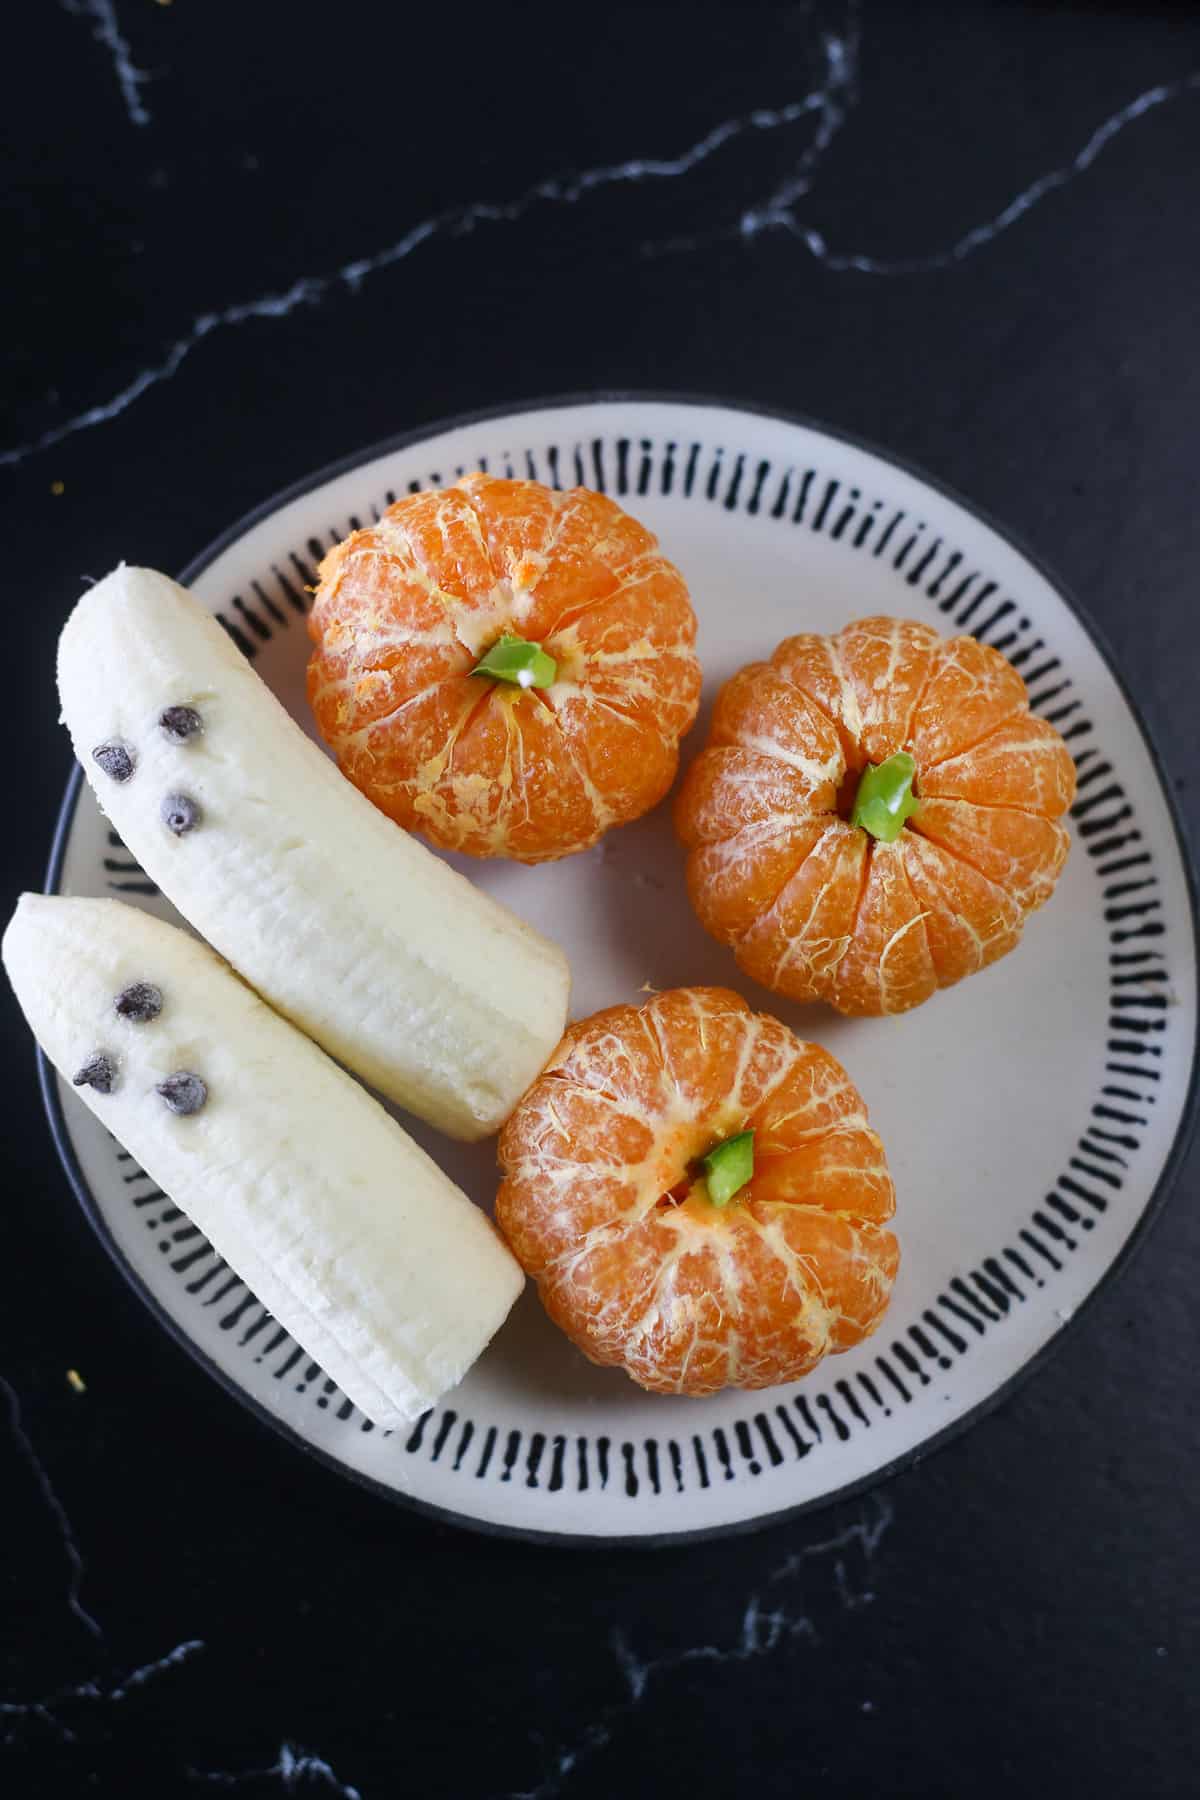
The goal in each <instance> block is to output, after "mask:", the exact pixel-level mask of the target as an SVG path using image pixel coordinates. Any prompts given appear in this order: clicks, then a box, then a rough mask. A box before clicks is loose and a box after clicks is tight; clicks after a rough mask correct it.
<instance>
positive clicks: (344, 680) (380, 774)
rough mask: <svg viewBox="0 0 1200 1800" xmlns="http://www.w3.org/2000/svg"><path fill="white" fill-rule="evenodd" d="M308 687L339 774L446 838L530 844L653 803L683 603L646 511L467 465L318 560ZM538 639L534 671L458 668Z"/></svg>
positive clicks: (668, 739)
mask: <svg viewBox="0 0 1200 1800" xmlns="http://www.w3.org/2000/svg"><path fill="white" fill-rule="evenodd" d="M309 630H310V632H311V634H312V637H313V640H314V645H315V648H314V650H313V653H312V657H311V660H310V662H309V669H308V693H309V701H310V704H311V706H312V709H313V712H314V714H315V716H316V721H317V726H318V728H319V730H320V732H321V735H322V737H323V738H324V739H325V741H326V743H327V744H328V745H329V746H330V748H331V749H332V750H333V751H334V753H335V754H336V756H337V759H338V763H339V765H340V767H341V769H342V771H343V773H344V774H346V775H347V776H349V778H350V780H351V781H352V782H353V783H354V785H355V786H356V787H357V788H360V789H361V790H362V792H363V793H364V794H366V796H367V798H368V799H370V800H373V801H374V803H375V805H376V806H378V807H379V808H380V809H381V810H382V811H383V812H385V813H387V814H388V815H389V816H390V817H391V818H393V819H395V820H396V821H397V823H398V824H400V825H403V826H404V827H405V828H406V829H407V830H414V831H420V832H423V833H424V835H425V836H426V837H427V838H429V839H430V840H431V841H432V842H433V843H435V844H438V845H440V846H441V848H443V849H445V850H464V851H466V852H467V853H468V855H471V856H508V857H514V858H516V859H517V860H518V861H519V862H531V863H532V862H545V861H548V860H550V859H551V858H554V857H559V856H568V855H570V854H571V853H572V852H573V851H576V850H585V849H587V848H588V846H589V845H591V844H594V843H595V842H596V841H597V839H598V838H599V837H600V836H601V835H602V833H604V832H605V831H607V830H608V829H609V827H610V826H613V825H623V824H626V823H628V821H629V820H631V819H636V818H638V817H639V816H640V815H641V814H642V813H644V812H647V811H648V810H649V808H650V807H652V806H655V805H657V803H658V801H659V800H661V799H662V797H663V795H664V794H665V793H666V791H667V789H668V788H669V787H670V785H671V782H672V781H673V780H674V778H675V771H676V769H677V767H678V763H679V740H680V738H681V737H682V736H683V734H684V732H685V731H687V730H688V729H689V727H690V726H691V724H692V723H693V721H694V719H695V717H696V709H697V706H698V705H699V698H700V667H699V664H698V663H697V661H696V655H695V651H694V649H693V645H694V643H695V637H696V619H695V615H694V613H693V612H692V608H691V603H690V601H689V599H688V593H687V588H686V586H685V585H684V581H683V577H682V576H681V575H680V573H679V571H678V569H676V568H675V567H674V565H673V564H672V563H670V562H668V561H667V559H666V557H665V556H663V555H662V553H661V552H660V550H659V548H658V541H657V539H656V538H655V537H654V535H653V533H652V532H650V531H647V530H646V528H645V526H643V525H639V524H638V522H637V520H636V519H632V518H630V516H629V514H628V513H626V512H624V511H622V509H621V508H620V507H619V506H617V505H616V503H615V502H614V501H612V500H608V499H606V498H605V497H604V496H603V495H601V494H594V493H592V492H590V491H589V490H588V489H587V488H574V489H572V490H571V491H570V492H569V493H560V492H556V491H555V490H553V489H551V488H547V487H543V486H542V484H541V483H540V482H536V481H502V480H498V479H494V478H493V477H492V476H489V475H467V476H465V477H464V478H463V479H462V480H461V481H458V482H456V483H455V484H454V486H453V487H449V488H443V489H441V490H439V491H437V492H434V493H424V494H412V495H409V496H407V497H406V498H404V499H402V500H397V501H396V502H395V503H394V504H393V505H392V506H389V507H388V509H387V511H386V512H385V513H384V515H383V517H382V518H381V519H380V520H379V523H378V524H377V525H372V526H369V527H368V528H367V529H366V530H365V531H355V532H353V533H352V534H351V535H350V536H349V537H348V538H346V539H345V540H344V542H342V543H340V544H339V545H338V546H337V547H336V549H334V550H332V551H331V552H330V553H329V555H328V556H327V557H326V558H325V560H324V561H323V562H322V564H321V569H320V586H319V587H318V589H317V595H316V600H315V602H314V604H313V608H312V612H311V614H310V615H309ZM511 637H515V638H518V639H520V640H522V642H524V643H526V644H533V645H537V646H540V648H541V650H542V651H544V652H545V653H547V654H548V655H549V656H550V657H551V658H552V659H553V665H554V673H553V680H552V682H551V684H550V685H549V686H546V687H540V686H528V687H522V686H519V685H515V684H514V683H513V682H512V681H505V680H494V679H491V678H490V677H488V676H484V675H477V674H473V673H472V670H473V669H474V668H475V666H476V665H477V664H478V663H479V662H480V661H481V659H482V658H483V657H485V656H486V655H487V653H488V652H489V651H492V650H493V649H494V647H495V646H496V645H498V644H499V643H500V641H501V640H506V639H508V638H511Z"/></svg>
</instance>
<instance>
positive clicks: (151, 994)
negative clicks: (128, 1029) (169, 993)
mask: <svg viewBox="0 0 1200 1800" xmlns="http://www.w3.org/2000/svg"><path fill="white" fill-rule="evenodd" d="M113 1005H114V1006H115V1007H116V1009H117V1015H118V1017H119V1018H122V1019H132V1020H133V1023H134V1024H135V1025H147V1024H149V1022H150V1020H151V1019H157V1017H158V1015H159V1013H160V1012H161V1011H162V1008H163V997H162V989H161V988H156V987H155V985H154V983H153V982H152V981H135V982H134V984H133V986H132V987H127V988H122V989H121V992H120V993H119V994H118V995H117V997H116V999H115V1000H114V1001H113Z"/></svg>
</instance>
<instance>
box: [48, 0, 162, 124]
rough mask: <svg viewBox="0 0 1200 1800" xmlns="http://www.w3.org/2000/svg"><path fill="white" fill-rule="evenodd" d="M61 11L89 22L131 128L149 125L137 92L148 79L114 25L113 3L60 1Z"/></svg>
mask: <svg viewBox="0 0 1200 1800" xmlns="http://www.w3.org/2000/svg"><path fill="white" fill-rule="evenodd" d="M60 3H61V5H62V7H63V10H64V12H69V13H73V14H74V16H75V17H76V18H79V19H90V20H91V21H92V26H93V30H92V36H93V37H94V38H95V40H96V42H97V43H98V44H103V46H104V48H105V49H106V50H107V51H108V53H109V55H110V56H111V57H112V65H113V74H114V75H115V76H116V78H117V86H118V88H119V89H120V91H121V99H122V102H123V103H124V107H125V112H126V115H127V117H128V119H129V122H130V124H131V125H149V123H150V112H149V109H148V108H147V106H146V104H145V102H144V101H143V99H142V96H141V93H140V92H139V89H140V88H141V86H142V84H143V82H146V81H149V80H150V77H149V75H147V74H146V72H145V70H144V69H139V68H136V67H135V65H134V61H133V54H132V52H131V50H130V48H129V42H128V39H127V38H126V37H125V35H124V34H123V32H122V30H121V27H120V25H119V24H118V22H117V9H116V6H115V5H114V4H113V0H60Z"/></svg>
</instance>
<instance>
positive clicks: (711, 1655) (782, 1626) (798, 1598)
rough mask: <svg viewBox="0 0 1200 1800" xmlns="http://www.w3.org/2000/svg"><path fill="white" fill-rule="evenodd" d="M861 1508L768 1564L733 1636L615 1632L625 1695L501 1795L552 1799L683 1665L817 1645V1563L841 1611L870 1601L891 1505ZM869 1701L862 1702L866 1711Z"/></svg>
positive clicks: (509, 1799) (880, 1501) (881, 1502)
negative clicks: (533, 1778)
mask: <svg viewBox="0 0 1200 1800" xmlns="http://www.w3.org/2000/svg"><path fill="white" fill-rule="evenodd" d="M863 1508H864V1510H863V1515H862V1517H861V1518H858V1519H855V1520H852V1521H851V1523H850V1524H849V1525H847V1526H846V1527H845V1528H844V1529H843V1530H841V1531H839V1532H837V1533H835V1534H834V1535H833V1536H832V1537H827V1538H820V1539H816V1540H814V1542H812V1543H809V1544H801V1545H800V1546H799V1548H798V1549H796V1550H793V1551H792V1552H791V1553H790V1554H789V1555H788V1557H787V1558H786V1560H785V1561H784V1562H782V1563H780V1564H779V1566H778V1567H777V1568H775V1569H773V1570H772V1571H771V1572H770V1574H769V1575H768V1576H767V1577H766V1580H765V1581H764V1582H763V1583H762V1585H761V1586H760V1587H758V1588H756V1589H755V1590H754V1591H753V1592H752V1593H751V1594H750V1595H749V1597H748V1599H747V1600H746V1603H745V1606H744V1607H743V1609H742V1614H741V1619H740V1621H739V1624H738V1628H737V1630H736V1631H735V1633H734V1634H733V1636H732V1637H730V1638H728V1639H719V1638H718V1639H714V1640H713V1641H711V1642H708V1643H702V1644H690V1645H688V1646H686V1647H685V1648H684V1649H682V1650H675V1651H670V1652H668V1653H667V1654H665V1655H663V1656H658V1657H646V1656H643V1655H641V1654H640V1653H639V1652H638V1651H636V1650H635V1649H634V1647H633V1644H632V1642H631V1640H630V1637H629V1635H628V1634H627V1633H626V1632H623V1631H618V1632H615V1633H614V1634H613V1637H612V1649H613V1655H614V1657H615V1658H616V1663H617V1668H618V1669H619V1671H620V1673H621V1675H622V1677H623V1679H624V1682H625V1686H626V1688H627V1698H626V1699H625V1700H623V1701H620V1702H618V1703H616V1704H614V1705H611V1706H608V1707H606V1708H605V1709H604V1710H603V1712H602V1713H601V1715H600V1716H599V1717H598V1718H597V1719H595V1720H594V1721H593V1722H592V1723H591V1724H589V1725H588V1726H587V1727H586V1729H585V1730H584V1731H583V1732H582V1733H581V1734H580V1736H579V1737H578V1738H577V1739H575V1740H574V1741H573V1742H571V1743H569V1744H562V1745H558V1746H556V1747H553V1748H548V1747H547V1746H545V1745H544V1744H543V1745H542V1746H541V1748H542V1755H543V1759H544V1761H545V1765H546V1770H545V1774H544V1775H543V1777H542V1779H541V1780H540V1781H539V1782H538V1783H537V1785H536V1786H535V1787H528V1788H519V1789H512V1790H509V1791H508V1792H507V1793H505V1794H504V1795H503V1797H502V1800H558V1796H559V1795H560V1794H561V1793H562V1792H563V1790H564V1788H565V1786H566V1784H567V1782H568V1780H569V1778H570V1776H571V1775H572V1774H573V1772H574V1771H575V1769H576V1768H578V1766H579V1764H580V1763H581V1762H582V1761H584V1759H585V1758H587V1757H589V1756H592V1755H594V1754H595V1753H596V1752H597V1751H599V1750H603V1749H605V1748H606V1747H607V1746H608V1745H609V1744H611V1743H612V1742H613V1740H614V1738H615V1737H616V1736H617V1734H618V1732H619V1730H620V1727H621V1725H622V1724H623V1723H624V1721H625V1720H627V1719H628V1718H629V1717H630V1715H631V1714H632V1713H633V1712H634V1711H635V1710H636V1709H637V1708H638V1707H640V1706H641V1705H642V1704H643V1703H644V1702H646V1701H647V1700H648V1699H650V1698H651V1697H653V1696H654V1694H655V1693H656V1692H657V1691H658V1690H659V1689H660V1688H667V1687H669V1683H670V1681H671V1678H672V1677H673V1676H674V1675H675V1674H676V1672H677V1671H678V1670H680V1669H683V1668H686V1667H687V1666H688V1665H689V1664H694V1663H712V1664H715V1665H727V1664H735V1663H749V1662H754V1661H756V1660H757V1659H758V1658H760V1657H767V1656H771V1655H773V1654H774V1653H775V1652H776V1651H778V1650H780V1649H782V1648H783V1647H784V1646H786V1645H788V1644H795V1643H798V1642H799V1643H806V1644H809V1645H811V1646H816V1645H818V1644H820V1643H821V1641H822V1640H821V1633H820V1630H819V1628H818V1626H817V1623H816V1620H815V1619H814V1618H813V1616H812V1612H811V1611H809V1610H807V1609H806V1608H805V1606H804V1604H803V1602H804V1583H805V1580H806V1578H807V1576H808V1574H809V1572H810V1571H811V1570H812V1569H814V1568H815V1567H817V1566H818V1565H821V1564H827V1565H828V1567H829V1568H830V1571H831V1574H832V1581H833V1589H834V1592H835V1594H836V1595H837V1598H838V1600H839V1602H840V1604H841V1606H842V1609H843V1611H845V1612H858V1611H860V1610H861V1609H862V1608H863V1607H865V1606H869V1605H871V1604H872V1602H873V1601H874V1599H875V1590H874V1588H873V1587H872V1586H871V1585H869V1583H868V1581H867V1579H866V1576H867V1574H868V1572H869V1570H870V1568H871V1565H872V1564H874V1562H875V1560H876V1558H877V1556H878V1554H879V1547H880V1545H881V1543H882V1541H883V1539H884V1536H885V1535H886V1533H887V1531H888V1530H889V1528H890V1527H891V1525H892V1522H893V1520H894V1518H895V1510H894V1508H893V1505H892V1502H891V1500H890V1499H889V1498H888V1497H887V1495H886V1494H883V1493H874V1494H872V1495H870V1496H868V1497H867V1499H865V1500H864V1502H863ZM853 1552H857V1557H858V1560H859V1562H860V1563H861V1569H859V1570H858V1571H857V1572H856V1571H855V1570H854V1568H853V1567H852V1562H851V1556H852V1553H853ZM789 1588H790V1590H791V1591H788V1590H789ZM768 1590H782V1591H768ZM870 1706H871V1702H870V1701H869V1700H868V1701H865V1702H864V1703H863V1708H864V1710H866V1711H869V1710H870Z"/></svg>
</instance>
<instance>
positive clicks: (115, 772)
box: [92, 738, 137, 781]
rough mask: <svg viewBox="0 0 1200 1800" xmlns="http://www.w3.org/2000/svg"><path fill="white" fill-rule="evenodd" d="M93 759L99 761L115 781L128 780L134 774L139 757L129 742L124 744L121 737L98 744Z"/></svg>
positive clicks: (105, 771) (93, 752)
mask: <svg viewBox="0 0 1200 1800" xmlns="http://www.w3.org/2000/svg"><path fill="white" fill-rule="evenodd" d="M92 761H93V762H97V763H99V764H100V767H101V768H102V769H103V770H104V773H105V774H106V775H108V776H110V777H111V778H112V780H113V781H128V780H129V777H130V776H131V775H132V774H133V770H134V764H135V763H136V762H137V757H136V756H135V755H134V754H133V751H132V750H131V749H130V747H129V745H128V744H123V743H122V742H121V740H120V739H119V738H110V739H109V740H108V742H107V743H105V744H97V745H96V748H95V749H94V750H93V751H92Z"/></svg>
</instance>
